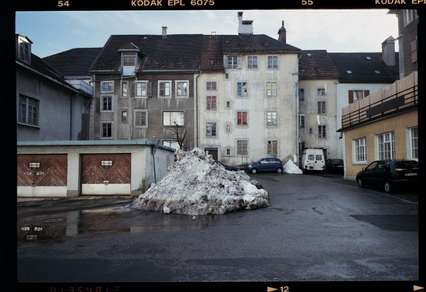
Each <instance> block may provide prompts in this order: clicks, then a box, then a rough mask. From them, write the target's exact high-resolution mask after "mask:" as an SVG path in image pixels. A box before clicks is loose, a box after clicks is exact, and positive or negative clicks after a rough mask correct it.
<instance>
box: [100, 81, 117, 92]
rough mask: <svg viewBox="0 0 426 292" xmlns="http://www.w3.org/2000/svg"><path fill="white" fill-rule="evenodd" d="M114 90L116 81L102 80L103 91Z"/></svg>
mask: <svg viewBox="0 0 426 292" xmlns="http://www.w3.org/2000/svg"><path fill="white" fill-rule="evenodd" d="M111 92H114V81H101V93H111Z"/></svg>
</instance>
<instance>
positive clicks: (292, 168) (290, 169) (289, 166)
mask: <svg viewBox="0 0 426 292" xmlns="http://www.w3.org/2000/svg"><path fill="white" fill-rule="evenodd" d="M284 172H285V173H290V174H302V173H303V171H302V170H301V169H300V168H299V167H298V166H297V165H296V164H295V163H294V162H293V160H291V159H289V160H288V161H287V162H286V163H285V164H284Z"/></svg>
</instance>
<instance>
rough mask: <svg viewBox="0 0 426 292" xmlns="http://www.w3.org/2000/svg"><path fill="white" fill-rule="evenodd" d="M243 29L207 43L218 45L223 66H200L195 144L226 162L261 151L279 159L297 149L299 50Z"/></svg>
mask: <svg viewBox="0 0 426 292" xmlns="http://www.w3.org/2000/svg"><path fill="white" fill-rule="evenodd" d="M239 15H240V16H241V17H239V21H240V22H241V21H242V14H239ZM244 22H245V23H247V21H244ZM240 24H241V23H240ZM246 25H248V24H246ZM250 25H252V21H251V22H250ZM245 31H252V29H248V30H243V31H239V34H238V35H216V36H214V39H213V40H212V41H211V42H215V43H216V44H215V45H216V46H220V47H221V51H222V55H221V56H220V57H221V58H222V60H223V67H222V69H221V70H219V71H218V72H203V71H202V72H201V74H200V77H199V79H198V83H197V87H198V103H197V105H198V119H197V125H198V145H199V147H201V148H202V149H204V150H206V151H207V152H209V153H210V154H212V156H213V157H215V158H217V159H219V160H220V161H223V162H224V163H227V164H232V165H240V164H246V163H250V162H252V161H256V160H258V159H261V158H263V157H267V156H275V157H278V158H281V159H284V158H286V157H288V156H289V155H292V156H293V155H297V150H298V149H297V139H296V133H297V114H296V108H297V83H298V70H299V68H298V52H299V51H300V50H299V49H297V48H295V47H293V46H291V45H288V44H286V43H285V42H281V41H278V40H276V39H273V38H270V37H268V36H266V35H256V34H252V33H245Z"/></svg>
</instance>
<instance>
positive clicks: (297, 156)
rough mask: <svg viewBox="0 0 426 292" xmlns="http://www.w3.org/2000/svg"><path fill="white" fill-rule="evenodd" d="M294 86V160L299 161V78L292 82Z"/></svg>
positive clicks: (295, 74)
mask: <svg viewBox="0 0 426 292" xmlns="http://www.w3.org/2000/svg"><path fill="white" fill-rule="evenodd" d="M291 75H293V76H299V73H298V72H295V73H292V74H291ZM294 88H295V90H296V92H295V97H296V161H295V163H296V162H298V161H299V80H296V81H295V82H294Z"/></svg>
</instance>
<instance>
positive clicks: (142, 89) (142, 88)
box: [135, 81, 148, 98]
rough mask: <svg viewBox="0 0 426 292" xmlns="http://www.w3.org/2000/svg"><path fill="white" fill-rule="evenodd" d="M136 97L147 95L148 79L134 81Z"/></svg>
mask: <svg viewBox="0 0 426 292" xmlns="http://www.w3.org/2000/svg"><path fill="white" fill-rule="evenodd" d="M135 87H136V94H135V96H136V97H138V98H139V97H148V81H136V82H135Z"/></svg>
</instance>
